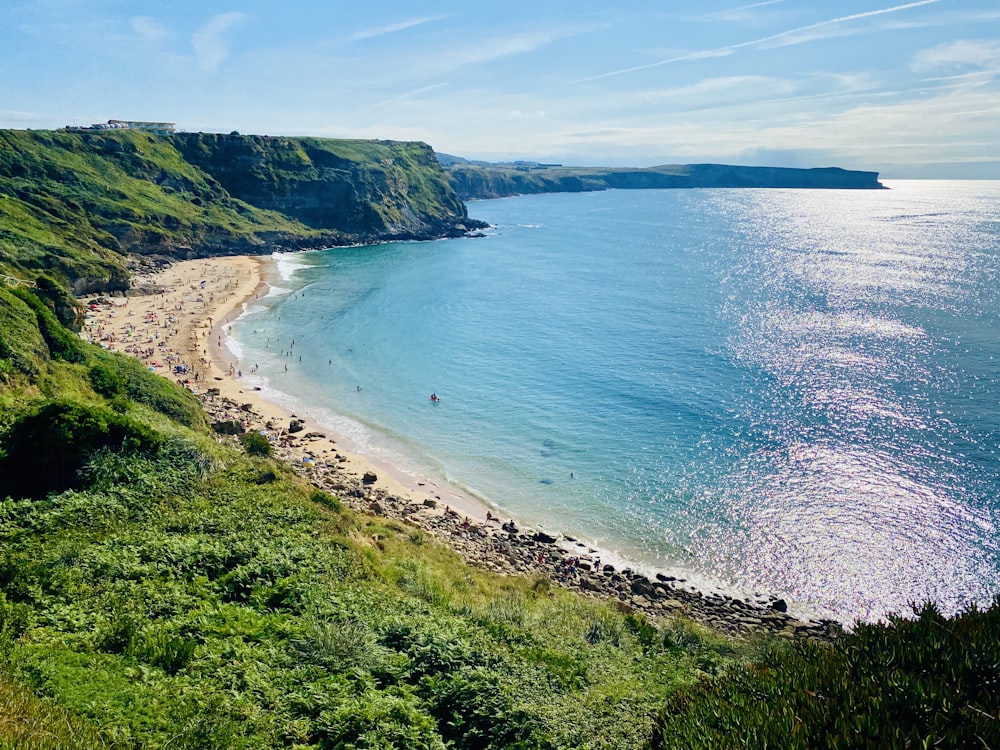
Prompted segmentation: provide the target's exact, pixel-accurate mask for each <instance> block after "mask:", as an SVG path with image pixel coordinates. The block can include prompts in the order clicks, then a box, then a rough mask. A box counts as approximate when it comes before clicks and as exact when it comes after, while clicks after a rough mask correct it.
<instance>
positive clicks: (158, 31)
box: [129, 16, 170, 42]
mask: <svg viewBox="0 0 1000 750" xmlns="http://www.w3.org/2000/svg"><path fill="white" fill-rule="evenodd" d="M129 25H130V26H131V27H132V32H133V33H134V34H135V35H136V36H137V37H139V39H142V40H144V41H147V42H155V41H156V40H158V39H164V38H166V37H167V36H169V35H170V32H168V31H167V29H166V28H165V27H164V26H163V24H161V23H160V22H159V21H157V20H156V19H155V18H150V17H149V16H136V17H134V18H133V19H132V20H131V21H130V22H129Z"/></svg>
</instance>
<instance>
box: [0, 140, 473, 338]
mask: <svg viewBox="0 0 1000 750" xmlns="http://www.w3.org/2000/svg"><path fill="white" fill-rule="evenodd" d="M465 222H468V219H467V217H466V213H465V206H464V205H463V204H462V202H461V200H460V199H459V198H458V197H457V196H456V195H455V193H454V191H452V189H451V188H450V187H449V185H448V183H447V181H446V180H445V178H444V173H443V170H442V168H441V166H440V165H439V164H438V163H437V161H436V159H435V158H434V153H433V151H431V149H430V148H429V147H428V146H426V145H425V144H422V143H395V142H390V141H338V140H328V139H320V138H270V137H267V136H240V135H207V134H206V135H203V134H200V133H196V134H178V135H175V136H156V135H151V134H148V133H142V132H138V131H128V130H121V131H103V132H51V131H17V130H0V273H6V274H9V275H11V276H14V277H16V278H22V279H27V280H31V281H34V280H37V279H38V278H39V277H42V278H48V279H51V280H54V282H56V283H55V286H54V287H53V286H52V285H50V286H49V287H48V288H61V289H63V290H65V289H72V290H73V291H74V292H76V293H78V294H79V293H84V292H89V291H105V290H121V289H125V288H126V287H127V286H128V276H129V274H128V268H127V263H126V259H127V256H128V255H129V254H130V253H132V254H139V255H163V256H173V257H189V256H192V255H198V256H204V255H213V254H232V253H265V252H272V251H273V250H275V249H287V248H306V247H325V246H331V245H337V244H346V243H353V242H358V241H361V240H380V239H429V238H434V237H441V236H448V235H452V234H460V233H461V231H462V228H463V226H464V223H465ZM57 312H60V311H59V310H57ZM60 318H61V319H63V320H64V322H66V321H67V318H66V317H65V315H64V314H62V313H61V312H60Z"/></svg>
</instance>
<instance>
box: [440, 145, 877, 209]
mask: <svg viewBox="0 0 1000 750" xmlns="http://www.w3.org/2000/svg"><path fill="white" fill-rule="evenodd" d="M438 160H439V161H440V162H441V164H442V166H444V168H445V171H446V173H447V175H448V181H449V182H450V183H451V186H452V187H453V188H454V189H455V192H456V193H458V195H459V197H460V198H462V199H463V200H473V199H477V198H503V197H506V196H509V195H521V194H524V193H581V192H589V191H594V190H609V189H612V188H619V189H625V190H636V189H665V188H825V189H836V190H845V189H846V190H879V189H883V188H884V187H885V186H884V185H883V184H882V183H881V182H879V181H878V172H861V171H855V170H849V169H840V168H839V167H821V168H814V169H795V168H791V167H743V166H734V165H729V164H667V165H663V166H658V167H646V168H614V167H568V166H564V165H562V164H545V163H540V162H531V161H514V162H501V163H489V162H482V161H469V160H467V159H462V158H460V157H456V156H450V155H448V154H438Z"/></svg>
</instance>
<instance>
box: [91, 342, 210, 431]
mask: <svg viewBox="0 0 1000 750" xmlns="http://www.w3.org/2000/svg"><path fill="white" fill-rule="evenodd" d="M93 359H94V360H95V361H94V363H93V364H92V365H91V366H90V369H89V371H88V373H87V375H88V377H89V379H90V385H91V387H92V388H93V389H94V390H95V391H96V392H97V393H99V394H101V395H102V396H104V397H105V398H107V399H112V400H115V399H123V398H129V399H132V400H133V401H135V402H136V403H140V404H143V405H144V406H148V407H149V408H150V409H153V410H155V411H158V412H159V413H160V414H163V415H165V416H167V417H170V418H171V419H173V420H174V421H175V422H180V423H181V424H183V425H186V426H188V427H198V426H201V425H202V424H203V423H204V419H205V418H204V413H203V411H202V408H201V403H200V402H199V401H198V399H197V398H195V396H193V395H192V394H190V393H188V392H187V391H186V390H184V389H183V388H181V387H180V386H179V385H177V384H176V383H172V382H170V381H169V380H167V379H166V378H163V377H160V376H159V375H157V374H156V373H153V372H150V371H149V370H147V369H146V367H145V366H144V365H143V364H142V363H141V362H139V361H138V360H136V359H132V358H131V357H125V356H122V355H120V354H115V353H113V352H103V351H96V352H95V353H94V355H93Z"/></svg>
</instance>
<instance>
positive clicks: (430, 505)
mask: <svg viewBox="0 0 1000 750" xmlns="http://www.w3.org/2000/svg"><path fill="white" fill-rule="evenodd" d="M424 507H425V508H436V507H438V504H437V500H431V499H430V498H429V497H428V498H426V499H425V500H424Z"/></svg>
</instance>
